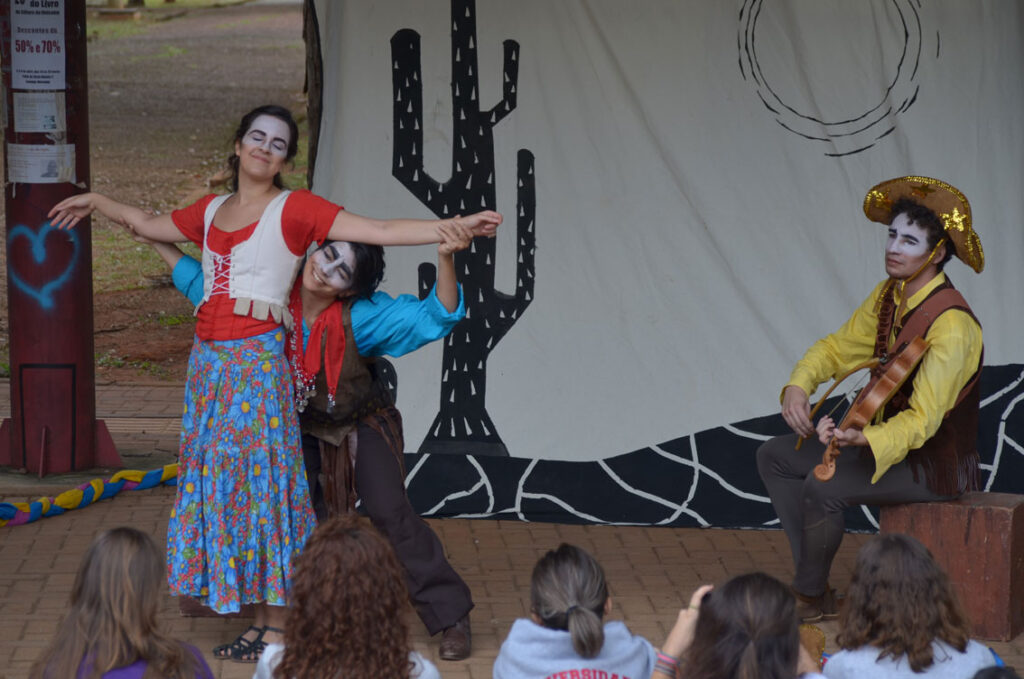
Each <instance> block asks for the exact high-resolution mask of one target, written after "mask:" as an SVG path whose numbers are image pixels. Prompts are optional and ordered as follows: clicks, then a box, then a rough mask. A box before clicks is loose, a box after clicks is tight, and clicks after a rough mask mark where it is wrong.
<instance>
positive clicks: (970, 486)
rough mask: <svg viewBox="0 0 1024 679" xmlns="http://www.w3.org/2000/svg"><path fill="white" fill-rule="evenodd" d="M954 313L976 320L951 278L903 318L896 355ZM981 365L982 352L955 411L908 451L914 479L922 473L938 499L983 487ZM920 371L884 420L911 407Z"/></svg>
mask: <svg viewBox="0 0 1024 679" xmlns="http://www.w3.org/2000/svg"><path fill="white" fill-rule="evenodd" d="M951 309H959V310H960V311H963V312H965V313H967V314H968V315H970V317H971V318H973V319H974V321H975V322H976V323H977V322H978V319H977V317H976V316H975V315H974V312H972V311H971V308H970V307H969V306H968V305H967V302H966V300H964V298H963V295H961V294H960V293H959V292H958V291H957V290H956V288H954V287H953V284H952V283H950V282H949V281H948V280H947V281H946V282H945V283H943V284H942V285H939V286H938V287H937V288H935V289H934V290H933V291H932V292H931V294H929V295H928V297H926V298H925V300H924V301H922V302H921V303H920V304H918V305H917V306H916V307H914V308H913V309H911V310H910V311H909V312H908V313H907V314H906V315H905V316H904V317H903V326H902V328H901V329H900V331H899V333H898V334H897V336H896V338H895V340H894V341H893V343H892V347H893V353H895V352H898V351H900V350H901V349H902V348H903V347H905V346H906V345H907V343H908V342H910V340H912V339H913V338H914V337H918V336H924V335H926V333H927V332H928V329H929V328H931V326H932V324H933V323H934V322H935V320H936V319H937V318H938V317H939V316H941V315H942V314H943V313H945V312H946V311H949V310H951ZM882 322H883V319H882V318H879V325H882ZM978 325H979V326H980V325H981V324H980V323H978ZM890 327H891V326H890ZM983 363H984V349H982V357H981V360H979V361H978V365H977V367H976V368H975V371H974V374H973V375H972V377H971V378H970V379H969V380H968V381H967V384H966V385H964V387H963V389H961V390H960V393H959V394H958V395H957V400H956V402H955V404H954V405H953V408H952V409H951V410H950V411H949V412H947V413H946V414H945V416H944V417H943V419H942V423H941V424H940V425H939V429H938V431H936V432H935V435H934V436H932V437H931V438H930V439H928V440H927V441H925V442H924V445H922V446H921V447H920V448H917V449H915V450H911V451H909V452H908V453H907V458H906V459H907V463H908V464H909V465H910V468H911V470H912V471H913V474H914V480H915V481H917V480H918V478H919V475H920V474H921V473H923V474H924V478H925V483H926V484H927V485H928V488H929V489H930V490H931V491H932V492H934V493H937V494H939V495H943V496H948V497H952V496H956V495H960V494H962V493H965V492H967V491H969V490H977V489H978V488H979V487H980V476H979V471H978V464H979V458H978V408H979V404H980V400H981V399H980V394H981V390H980V386H979V379H978V378H979V376H980V375H981V366H982V364H983ZM917 370H918V368H915V369H914V372H913V373H912V374H911V375H910V376H909V377H908V378H907V381H906V382H904V384H903V386H902V387H901V388H900V390H899V391H898V392H897V393H896V395H895V396H894V397H893V398H892V400H890V401H889V403H888V404H887V405H886V407H885V410H884V413H883V419H888V418H890V417H892V416H893V415H895V414H896V413H898V412H900V411H902V410H906V409H907V408H908V407H909V404H910V396H911V395H912V394H913V392H914V378H915V377H916V375H917Z"/></svg>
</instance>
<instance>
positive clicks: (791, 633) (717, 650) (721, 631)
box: [685, 573, 800, 679]
mask: <svg viewBox="0 0 1024 679" xmlns="http://www.w3.org/2000/svg"><path fill="white" fill-rule="evenodd" d="M799 654H800V634H799V625H798V623H797V619H796V603H795V600H794V599H793V594H792V593H791V592H790V590H789V587H787V586H786V585H784V584H782V583H781V582H779V581H778V580H776V579H775V578H773V577H772V576H770V575H767V574H766V573H748V574H746V575H739V576H737V577H735V578H732V579H730V580H728V581H727V582H726V583H725V584H723V585H720V586H717V587H715V589H713V590H711V591H710V592H708V593H707V594H706V595H705V596H704V598H703V600H702V601H701V604H700V612H699V614H698V616H697V623H696V628H695V630H694V636H693V642H692V643H691V644H690V648H689V651H688V652H687V658H686V659H687V662H686V664H685V668H686V677H687V679H793V677H795V676H796V673H797V662H798V660H799Z"/></svg>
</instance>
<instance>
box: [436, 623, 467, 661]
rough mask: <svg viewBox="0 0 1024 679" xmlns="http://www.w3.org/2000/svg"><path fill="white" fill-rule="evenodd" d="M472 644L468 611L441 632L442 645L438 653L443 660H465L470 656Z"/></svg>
mask: <svg viewBox="0 0 1024 679" xmlns="http://www.w3.org/2000/svg"><path fill="white" fill-rule="evenodd" d="M472 646H473V635H472V633H471V632H470V629H469V614H468V613H467V614H466V615H464V616H462V617H461V618H459V621H458V622H456V623H455V624H454V625H452V626H451V627H448V628H446V629H445V630H444V631H443V632H442V633H441V647H440V648H439V649H438V652H437V654H438V656H439V657H440V658H441V660H465V659H466V658H468V657H469V652H470V649H471V648H472Z"/></svg>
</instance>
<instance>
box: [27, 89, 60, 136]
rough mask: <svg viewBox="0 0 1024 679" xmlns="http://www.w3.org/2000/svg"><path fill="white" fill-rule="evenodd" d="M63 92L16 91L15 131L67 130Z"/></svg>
mask: <svg viewBox="0 0 1024 679" xmlns="http://www.w3.org/2000/svg"><path fill="white" fill-rule="evenodd" d="M67 129H68V125H67V117H66V115H65V108H64V93H63V92H15V93H14V131H15V132H19V133H20V132H47V133H49V132H66V131H67Z"/></svg>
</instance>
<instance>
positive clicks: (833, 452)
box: [797, 336, 928, 482]
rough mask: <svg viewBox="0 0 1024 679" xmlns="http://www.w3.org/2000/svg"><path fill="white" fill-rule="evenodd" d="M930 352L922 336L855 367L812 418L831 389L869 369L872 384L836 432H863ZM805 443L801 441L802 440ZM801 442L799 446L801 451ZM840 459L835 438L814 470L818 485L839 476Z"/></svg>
mask: <svg viewBox="0 0 1024 679" xmlns="http://www.w3.org/2000/svg"><path fill="white" fill-rule="evenodd" d="M927 350H928V342H927V341H926V340H925V339H924V338H923V337H921V336H918V337H915V338H914V339H912V340H910V342H908V343H907V345H906V346H905V347H904V348H903V349H902V350H901V351H899V352H898V353H896V354H891V355H886V356H882V357H881V358H872V359H870V360H868V361H865V362H864V363H861V364H860V365H858V366H855V367H854V368H853V369H852V370H850V371H849V372H847V373H846V374H845V375H843V376H842V377H840V378H839V379H838V380H837V381H836V383H835V384H833V385H832V387H831V388H829V390H828V391H827V392H825V396H824V397H823V398H822V399H821V400H820V401H819V402H818V405H816V406H814V410H812V411H811V414H810V417H811V418H813V417H814V414H815V413H816V412H817V411H818V409H819V408H821V405H822V404H823V403H824V402H825V399H826V398H828V395H829V394H830V393H831V392H832V389H835V387H836V386H837V385H838V384H839V383H840V382H842V381H843V380H844V379H846V377H847V376H848V375H850V374H851V373H854V372H856V371H858V370H863V369H864V368H870V369H871V373H872V378H871V381H869V382H868V384H867V386H865V387H864V388H863V389H862V390H861V392H860V393H859V394H857V398H856V399H854V401H853V403H852V404H850V407H849V409H848V410H847V411H846V414H845V415H844V416H843V420H842V422H840V423H839V426H838V427H837V429H848V428H849V427H854V428H856V429H863V428H864V427H866V426H867V425H868V423H870V422H871V419H872V418H873V417H874V416H875V414H876V413H878V412H879V411H881V410H882V408H884V407H885V406H886V404H887V403H889V401H890V400H891V399H892V397H893V396H895V395H896V392H898V391H899V389H900V387H902V386H903V384H904V383H905V382H906V381H907V378H908V377H909V376H910V374H911V373H912V372H913V371H914V368H916V367H917V365H918V363H920V362H921V359H922V358H924V354H925V352H926V351H927ZM801 441H802V439H801ZM799 447H800V442H798V443H797V448H798V449H799ZM837 457H839V444H838V443H837V442H836V439H835V437H834V436H833V437H832V440H831V441H829V443H828V446H827V447H826V448H825V452H824V453H823V454H822V456H821V464H819V465H817V466H815V467H814V478H816V479H818V480H819V481H823V482H824V481H829V480H831V479H832V477H833V476H835V473H836V458H837Z"/></svg>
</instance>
